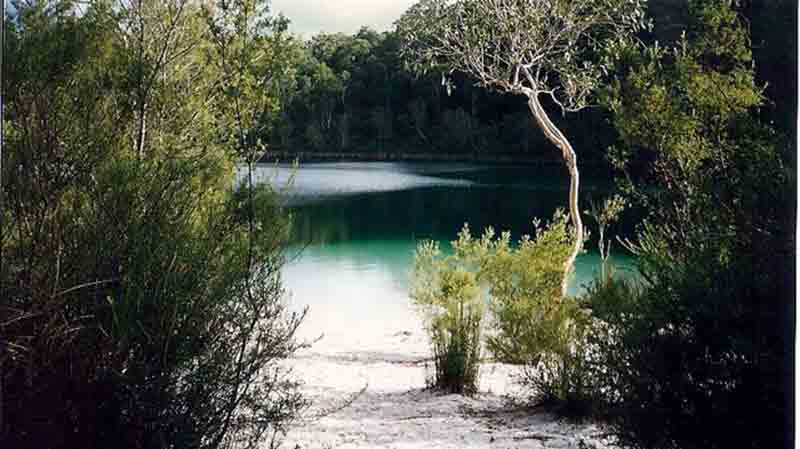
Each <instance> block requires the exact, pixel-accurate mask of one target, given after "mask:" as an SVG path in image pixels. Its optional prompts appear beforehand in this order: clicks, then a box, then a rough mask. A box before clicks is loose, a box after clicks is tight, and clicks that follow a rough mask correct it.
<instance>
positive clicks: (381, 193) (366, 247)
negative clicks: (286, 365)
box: [255, 162, 631, 343]
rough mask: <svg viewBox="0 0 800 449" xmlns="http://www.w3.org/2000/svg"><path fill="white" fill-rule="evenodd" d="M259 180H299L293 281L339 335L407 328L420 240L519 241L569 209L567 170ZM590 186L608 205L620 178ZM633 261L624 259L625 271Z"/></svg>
mask: <svg viewBox="0 0 800 449" xmlns="http://www.w3.org/2000/svg"><path fill="white" fill-rule="evenodd" d="M255 176H256V179H257V180H258V181H260V182H266V181H271V182H273V183H274V184H276V185H283V184H285V183H286V180H287V179H289V177H290V176H293V177H294V181H293V185H292V187H291V189H289V190H288V191H287V192H286V193H285V194H284V197H285V198H284V199H285V203H286V204H287V206H288V208H289V209H290V210H291V212H292V214H293V219H294V224H293V227H294V237H293V244H292V247H291V249H290V262H289V264H288V265H287V266H286V268H285V269H284V273H283V274H284V281H285V285H286V287H287V288H288V290H289V291H290V292H291V295H292V301H293V303H294V304H295V305H296V306H306V305H308V306H310V316H309V320H310V321H311V322H314V323H316V324H315V325H314V326H313V328H315V329H320V328H323V329H328V330H329V332H330V330H331V329H335V328H336V326H343V327H347V326H359V327H362V326H370V327H373V328H374V329H373V330H375V331H379V330H381V329H382V328H384V327H386V328H391V329H397V330H398V331H402V330H403V328H404V327H406V326H407V325H408V321H409V320H411V319H413V317H412V316H411V315H412V312H411V309H410V306H409V298H408V276H409V272H410V268H411V264H412V261H413V255H414V248H415V247H416V245H417V243H418V242H419V241H421V240H424V239H435V240H438V241H440V242H443V244H445V245H446V244H447V243H446V242H449V241H450V240H453V239H454V238H455V236H456V234H457V233H458V231H459V230H460V229H461V228H462V226H463V225H464V223H469V225H470V227H471V229H472V230H473V235H475V234H479V233H480V231H481V230H482V229H483V228H485V227H487V226H492V227H494V228H495V229H496V230H509V231H511V232H512V236H513V237H514V238H518V237H519V236H520V235H522V234H525V233H530V232H531V231H532V224H531V221H532V219H533V218H534V217H541V218H543V219H547V218H549V217H551V216H552V214H553V212H554V211H555V209H556V208H558V207H564V205H565V203H566V200H567V189H568V177H567V176H568V175H567V172H566V169H564V168H563V167H561V166H553V167H546V168H534V167H519V166H493V165H475V164H453V163H441V164H439V163H370V162H364V163H318V164H303V165H302V166H300V167H299V168H298V169H297V170H296V171H295V170H293V169H292V168H291V167H288V166H281V165H279V166H271V165H263V166H260V167H259V168H258V171H257V172H256V174H255ZM582 187H583V190H582V195H586V194H587V193H590V194H592V195H593V196H595V197H597V198H600V197H601V196H602V194H603V192H604V191H606V190H607V189H608V188H609V187H610V181H609V180H602V179H591V178H590V177H584V179H582ZM589 246H593V245H589ZM630 262H631V260H630V258H628V257H624V256H616V260H615V265H618V266H620V267H622V268H624V267H626V266H629V265H630ZM598 269H599V256H598V254H597V253H596V251H591V250H590V251H588V252H587V253H585V254H582V255H580V256H579V257H578V260H577V262H576V269H575V276H574V277H573V279H572V283H571V286H570V293H571V294H576V293H578V292H580V291H581V290H582V289H583V287H584V286H585V284H586V283H588V282H590V281H591V280H592V278H593V277H594V276H595V275H596V273H597V271H598ZM309 320H307V321H309ZM334 323H336V324H335V325H334ZM366 334H369V333H368V332H367V333H366ZM351 343H352V342H351ZM362 343H364V342H362Z"/></svg>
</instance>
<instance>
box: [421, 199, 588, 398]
mask: <svg viewBox="0 0 800 449" xmlns="http://www.w3.org/2000/svg"><path fill="white" fill-rule="evenodd" d="M534 230H535V237H533V238H532V237H530V236H523V237H522V238H521V239H520V240H519V242H518V243H517V244H516V245H514V246H512V244H511V235H510V233H508V232H504V233H502V234H501V235H500V236H499V237H496V235H495V232H494V230H493V229H491V228H489V229H487V230H486V231H484V233H483V235H482V236H481V238H479V239H478V238H473V237H472V235H471V234H470V231H469V228H468V227H466V226H465V227H464V229H463V230H462V231H461V232H460V233H459V235H458V239H457V240H456V241H454V242H453V254H452V255H449V256H446V257H442V254H441V250H440V249H439V246H438V245H437V244H436V243H434V242H426V243H423V244H421V245H420V246H419V248H418V249H417V253H416V258H415V263H414V272H413V276H412V279H413V283H412V292H411V296H412V298H413V299H414V302H415V303H416V304H417V305H419V306H421V307H422V309H423V313H424V315H425V317H426V320H427V327H428V331H429V333H430V336H431V340H432V345H433V352H434V363H435V367H436V371H435V376H434V379H433V383H434V385H436V386H437V387H439V388H443V389H445V390H447V391H451V392H458V393H462V392H466V393H470V392H474V391H475V390H476V383H477V373H478V366H479V363H480V354H481V334H482V333H483V331H482V324H481V323H482V322H483V321H484V315H485V314H486V312H490V315H491V318H492V320H491V323H490V332H489V333H488V335H487V336H486V346H487V348H488V350H489V352H490V353H491V354H492V355H493V356H494V358H495V359H497V360H500V361H502V362H506V363H514V364H520V365H525V366H526V375H525V376H524V379H523V381H524V382H525V383H527V384H529V385H531V386H532V387H533V388H536V389H537V390H538V391H537V392H536V394H535V395H536V396H537V397H539V398H542V399H545V400H548V401H549V400H553V401H558V402H564V401H567V400H568V399H570V398H571V397H572V396H573V395H575V396H577V397H580V398H584V397H585V396H587V394H586V393H584V391H585V390H586V389H587V388H588V387H585V386H584V384H586V382H584V379H583V377H581V376H582V373H583V370H582V366H583V359H582V357H583V353H584V351H583V344H582V342H583V340H584V336H585V332H586V331H585V329H587V323H588V319H587V318H586V316H585V313H584V312H583V311H582V310H580V308H579V306H578V303H577V302H576V301H575V300H574V299H572V298H562V297H561V276H562V273H563V266H564V263H565V261H566V260H567V258H568V257H569V254H570V251H571V247H572V244H571V238H572V234H571V232H570V229H569V226H568V219H567V217H566V215H565V214H564V213H563V212H561V211H558V212H556V214H555V216H554V218H553V220H552V221H551V222H550V223H549V224H547V225H542V224H541V223H540V222H539V221H535V222H534ZM581 400H582V399H581Z"/></svg>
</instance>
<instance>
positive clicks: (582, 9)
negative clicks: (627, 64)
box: [397, 0, 647, 295]
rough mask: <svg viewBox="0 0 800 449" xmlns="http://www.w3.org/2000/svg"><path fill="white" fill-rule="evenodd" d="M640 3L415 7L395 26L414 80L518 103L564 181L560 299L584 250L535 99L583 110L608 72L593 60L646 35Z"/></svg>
mask: <svg viewBox="0 0 800 449" xmlns="http://www.w3.org/2000/svg"><path fill="white" fill-rule="evenodd" d="M646 25H647V23H646V20H645V15H644V1H643V0H601V1H597V0H458V1H455V2H451V1H447V0H422V1H421V2H420V3H418V4H416V5H415V6H413V7H412V8H411V9H410V10H409V11H408V12H406V14H405V15H404V16H403V17H402V18H401V19H400V20H399V21H398V23H397V29H398V32H399V33H400V35H401V37H402V39H403V40H404V42H405V43H404V50H403V52H404V55H405V56H406V57H407V58H408V59H409V60H410V65H411V66H412V67H413V68H414V69H415V70H416V71H419V72H423V73H424V72H427V71H431V70H441V71H444V72H450V73H452V72H453V71H459V72H463V73H466V74H468V75H471V76H472V77H473V78H475V79H476V80H477V81H478V82H479V83H480V84H482V85H483V86H485V87H487V88H491V89H497V90H500V91H503V92H507V93H511V94H517V95H522V96H524V97H526V98H527V101H528V107H529V109H530V112H531V114H532V115H533V117H534V119H535V120H536V123H537V124H538V126H539V128H540V129H541V130H542V131H543V132H544V134H545V136H546V137H547V139H549V140H550V142H552V143H553V144H554V145H555V146H556V147H557V148H558V149H559V150H560V151H561V156H562V158H563V160H564V163H565V164H566V167H567V170H568V171H569V175H570V190H569V201H568V203H569V214H570V219H571V222H572V226H573V227H574V232H575V242H574V246H573V250H572V254H571V256H570V257H569V258H568V260H567V262H566V264H565V266H564V275H563V277H562V283H561V292H562V295H566V292H567V285H568V279H569V275H570V273H571V271H572V269H573V265H574V262H575V258H576V257H577V255H578V253H579V252H580V251H581V248H582V247H583V243H584V229H583V222H582V220H581V215H580V209H579V206H578V189H579V183H580V173H579V171H578V161H577V155H576V153H575V150H574V149H573V147H572V145H571V144H570V142H569V140H568V139H567V137H566V136H565V135H564V133H563V132H562V131H561V130H560V129H559V128H558V127H557V126H556V125H555V124H554V123H553V121H552V120H551V119H550V116H549V115H548V113H547V111H546V110H545V108H544V106H543V105H542V103H541V100H540V97H541V96H543V95H547V96H549V97H550V98H551V99H552V100H553V102H554V103H555V104H556V105H557V106H558V107H559V108H560V109H561V111H562V113H566V112H573V111H578V110H581V109H583V108H585V107H587V106H588V105H589V104H590V103H591V102H592V99H593V97H592V94H593V93H594V92H595V90H596V89H597V87H598V86H599V85H600V83H601V79H602V77H603V75H604V73H605V71H606V69H607V67H608V65H609V61H608V59H605V58H603V57H602V55H601V53H602V52H603V51H604V50H605V49H608V48H613V46H614V43H615V42H618V41H622V40H625V39H628V38H630V36H631V35H632V34H633V33H636V32H638V31H640V30H642V29H644V28H645V27H646Z"/></svg>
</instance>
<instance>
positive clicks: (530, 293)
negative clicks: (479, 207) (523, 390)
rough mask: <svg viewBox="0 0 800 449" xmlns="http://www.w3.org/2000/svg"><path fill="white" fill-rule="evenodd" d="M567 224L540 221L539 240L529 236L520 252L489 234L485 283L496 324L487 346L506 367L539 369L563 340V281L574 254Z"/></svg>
mask: <svg viewBox="0 0 800 449" xmlns="http://www.w3.org/2000/svg"><path fill="white" fill-rule="evenodd" d="M567 220H568V219H567V217H566V215H565V214H564V213H563V212H561V211H558V212H556V214H555V216H554V218H553V220H552V222H550V223H549V224H548V225H547V226H543V225H542V224H541V223H540V222H538V221H535V222H534V236H535V237H533V238H531V237H529V236H523V237H522V239H520V241H519V242H518V244H517V245H515V247H512V246H511V244H510V235H509V234H508V233H504V234H503V235H501V236H500V238H499V239H496V240H492V237H493V234H492V232H491V230H489V231H487V233H485V234H484V237H483V238H482V240H481V246H480V247H479V250H480V253H481V259H482V263H481V280H482V281H483V282H485V283H486V284H487V285H488V288H489V292H488V293H489V295H490V296H491V302H490V304H491V310H492V315H493V318H494V319H493V322H492V327H493V330H494V332H493V333H492V335H490V336H489V338H488V340H487V344H488V348H489V350H490V351H491V352H492V354H493V355H494V357H495V358H497V359H498V360H500V361H503V362H507V363H517V364H526V365H536V364H538V363H539V361H540V360H541V358H542V356H543V355H544V354H545V353H547V352H548V351H550V349H551V348H554V347H556V346H558V345H559V343H560V340H561V339H562V337H563V335H562V334H561V333H560V326H561V323H563V321H562V318H563V317H562V315H561V313H562V312H563V307H562V305H561V302H562V301H561V299H560V297H561V278H562V276H563V273H564V263H565V262H566V260H567V258H568V257H569V254H570V251H571V249H572V242H571V241H572V238H571V234H570V231H569V225H568V221H567ZM567 301H570V300H569V299H565V300H564V302H567Z"/></svg>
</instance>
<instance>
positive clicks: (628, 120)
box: [590, 0, 795, 449]
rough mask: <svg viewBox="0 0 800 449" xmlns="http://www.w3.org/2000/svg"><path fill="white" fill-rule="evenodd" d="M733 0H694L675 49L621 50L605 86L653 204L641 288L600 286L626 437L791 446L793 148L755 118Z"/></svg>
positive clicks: (622, 147)
mask: <svg viewBox="0 0 800 449" xmlns="http://www.w3.org/2000/svg"><path fill="white" fill-rule="evenodd" d="M734 5H735V3H734V2H730V1H726V0H705V1H693V2H690V3H689V8H688V12H689V17H690V20H689V23H688V28H687V29H686V32H685V34H684V35H683V37H682V38H681V39H680V40H679V41H678V42H677V43H676V45H675V46H674V47H672V48H669V47H668V48H664V47H661V46H659V45H653V46H649V47H640V46H636V47H633V48H631V49H628V50H626V51H621V52H620V56H621V57H622V59H621V63H620V68H619V75H618V79H617V80H616V81H615V82H614V83H611V87H610V89H609V95H608V97H607V102H608V104H609V107H610V109H611V110H612V111H613V122H614V125H615V127H616V129H617V130H618V132H619V138H620V142H619V144H618V145H617V148H616V150H615V151H614V152H613V153H612V157H613V160H614V161H615V163H616V164H617V166H618V167H619V168H620V169H621V170H623V173H624V174H625V176H624V177H623V179H624V180H625V181H624V182H623V186H624V190H625V191H626V192H627V193H628V198H629V199H630V200H632V202H633V204H635V205H636V206H637V207H641V208H642V209H644V210H645V211H646V221H645V223H644V224H643V225H642V226H641V227H640V229H639V233H638V234H639V235H638V238H637V239H636V241H635V243H633V244H632V245H631V248H632V249H633V250H634V251H635V252H636V255H637V265H638V268H639V272H640V273H641V288H640V289H639V288H634V289H631V288H629V287H628V286H625V285H623V284H622V283H619V282H608V283H607V285H603V286H600V287H598V289H597V290H596V291H595V292H594V297H592V298H590V304H591V306H592V312H593V314H594V316H595V317H597V318H598V319H601V320H602V321H603V323H604V326H603V328H604V329H605V330H606V331H607V333H606V335H605V336H604V337H607V338H600V339H598V341H597V343H598V347H599V350H598V351H597V353H598V354H600V355H601V360H600V362H601V364H600V366H601V367H602V374H603V375H602V376H598V377H597V378H598V379H600V380H601V381H605V382H607V383H606V384H605V385H604V386H603V390H605V391H607V392H610V393H611V394H610V395H609V399H610V401H611V405H612V407H611V410H612V411H613V419H612V422H613V425H614V428H615V430H616V433H617V435H618V436H619V437H620V439H621V442H622V443H623V444H624V445H625V446H628V447H637V448H670V449H672V448H685V449H691V448H731V447H748V448H773V447H774V448H780V447H791V444H792V436H791V421H790V418H791V415H792V413H791V411H792V407H793V406H792V403H791V399H790V398H791V397H792V388H793V379H792V376H793V368H792V367H793V364H792V338H793V337H792V336H793V335H794V332H793V327H794V324H793V318H792V317H793V316H794V313H793V310H792V309H793V301H792V295H793V293H794V291H793V286H792V282H793V281H792V280H793V279H794V273H793V267H792V265H791V264H790V263H789V262H788V261H790V260H792V257H793V254H794V244H795V236H794V223H793V222H794V216H793V215H794V214H793V212H792V211H793V210H794V207H793V206H794V198H793V197H794V193H793V192H794V189H793V188H791V186H792V183H793V180H792V177H793V176H792V172H793V170H791V169H790V164H789V163H787V159H789V157H791V156H789V154H791V151H790V149H791V145H790V144H789V143H788V142H787V140H786V139H784V138H782V137H781V136H780V135H778V134H776V133H775V132H774V131H773V130H772V129H770V127H768V126H765V125H764V124H763V123H761V122H759V121H758V120H757V118H756V117H757V114H756V109H757V108H758V107H759V106H760V105H761V104H762V102H763V101H764V99H763V97H762V92H763V88H762V87H761V86H759V85H758V84H757V82H756V81H755V69H754V66H753V61H752V51H751V44H750V40H749V36H748V33H747V27H746V25H745V24H744V22H743V20H742V18H741V17H740V15H739V14H738V13H737V10H736V9H735V8H734ZM754 410H757V413H754Z"/></svg>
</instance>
